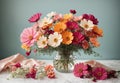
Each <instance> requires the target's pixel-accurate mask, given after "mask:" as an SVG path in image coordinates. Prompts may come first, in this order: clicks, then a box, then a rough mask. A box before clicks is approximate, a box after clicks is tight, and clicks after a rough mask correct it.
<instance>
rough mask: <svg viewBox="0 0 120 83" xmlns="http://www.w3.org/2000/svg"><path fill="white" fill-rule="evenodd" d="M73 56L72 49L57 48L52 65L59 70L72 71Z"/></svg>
mask: <svg viewBox="0 0 120 83" xmlns="http://www.w3.org/2000/svg"><path fill="white" fill-rule="evenodd" d="M74 62H75V56H73V52H72V51H68V50H59V51H58V52H57V55H56V56H55V57H54V60H53V65H54V67H55V69H56V70H57V71H59V72H63V73H69V72H72V71H73V68H74Z"/></svg>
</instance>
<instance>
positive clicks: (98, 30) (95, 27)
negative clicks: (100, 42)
mask: <svg viewBox="0 0 120 83" xmlns="http://www.w3.org/2000/svg"><path fill="white" fill-rule="evenodd" d="M93 32H95V33H96V34H97V35H98V36H100V37H102V36H103V30H102V29H100V28H98V26H94V27H93Z"/></svg>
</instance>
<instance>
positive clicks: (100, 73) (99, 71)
mask: <svg viewBox="0 0 120 83" xmlns="http://www.w3.org/2000/svg"><path fill="white" fill-rule="evenodd" d="M93 76H94V77H95V79H96V80H105V79H107V71H106V70H105V69H104V68H102V67H97V68H95V69H94V70H93Z"/></svg>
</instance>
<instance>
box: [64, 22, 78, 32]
mask: <svg viewBox="0 0 120 83" xmlns="http://www.w3.org/2000/svg"><path fill="white" fill-rule="evenodd" d="M66 25H67V27H68V28H69V29H70V30H75V31H78V30H79V29H80V28H79V25H78V23H77V22H75V21H68V22H67V23H66Z"/></svg>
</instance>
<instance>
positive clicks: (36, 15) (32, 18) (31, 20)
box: [28, 13, 42, 22]
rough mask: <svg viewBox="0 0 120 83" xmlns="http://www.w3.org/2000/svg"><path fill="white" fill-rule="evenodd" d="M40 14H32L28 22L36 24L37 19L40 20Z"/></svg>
mask: <svg viewBox="0 0 120 83" xmlns="http://www.w3.org/2000/svg"><path fill="white" fill-rule="evenodd" d="M41 15H42V14H41V13H37V14H34V15H33V16H31V17H30V18H29V20H28V21H29V22H37V21H38V20H39V19H40V17H41Z"/></svg>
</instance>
